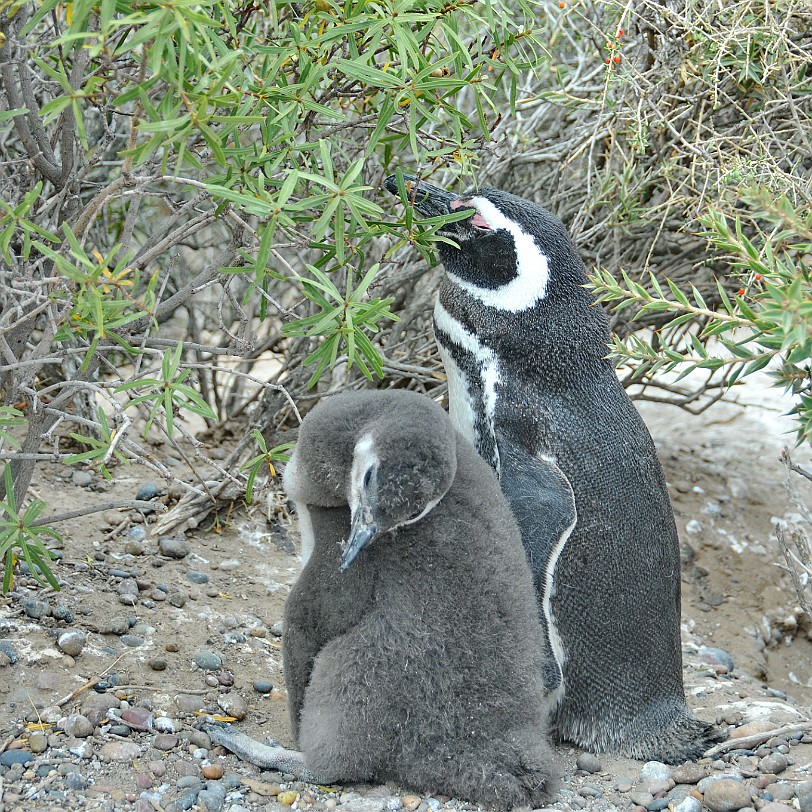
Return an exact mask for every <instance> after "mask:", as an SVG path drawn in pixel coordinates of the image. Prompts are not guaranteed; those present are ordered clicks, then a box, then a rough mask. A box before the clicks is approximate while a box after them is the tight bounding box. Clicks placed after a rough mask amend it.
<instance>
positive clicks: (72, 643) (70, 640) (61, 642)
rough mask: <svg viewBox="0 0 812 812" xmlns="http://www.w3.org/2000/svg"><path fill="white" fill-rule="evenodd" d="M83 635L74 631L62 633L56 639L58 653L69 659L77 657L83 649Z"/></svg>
mask: <svg viewBox="0 0 812 812" xmlns="http://www.w3.org/2000/svg"><path fill="white" fill-rule="evenodd" d="M85 639H86V638H85V633H84V632H79V631H76V630H74V629H72V630H70V631H67V632H62V634H60V635H59V637H58V638H57V641H56V644H57V646H58V647H59V649H60V651H62V652H63V653H65V654H68V655H70V656H71V657H78V656H79V655H80V654H81V653H82V649H83V648H84V647H85Z"/></svg>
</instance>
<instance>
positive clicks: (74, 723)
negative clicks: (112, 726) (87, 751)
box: [63, 713, 93, 739]
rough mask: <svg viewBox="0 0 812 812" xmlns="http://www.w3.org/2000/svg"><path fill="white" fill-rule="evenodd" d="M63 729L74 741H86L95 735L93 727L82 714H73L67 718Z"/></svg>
mask: <svg viewBox="0 0 812 812" xmlns="http://www.w3.org/2000/svg"><path fill="white" fill-rule="evenodd" d="M63 729H64V730H65V733H66V734H67V735H68V736H72V737H73V738H74V739H86V738H87V737H88V736H92V735H93V725H92V724H91V722H90V720H89V719H88V718H87V717H86V716H82V714H80V713H71V714H70V715H69V716H67V717H66V719H65V722H64V724H63Z"/></svg>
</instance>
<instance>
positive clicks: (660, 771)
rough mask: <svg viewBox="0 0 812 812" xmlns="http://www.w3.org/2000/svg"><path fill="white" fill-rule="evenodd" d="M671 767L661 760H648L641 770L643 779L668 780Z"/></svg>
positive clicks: (641, 778)
mask: <svg viewBox="0 0 812 812" xmlns="http://www.w3.org/2000/svg"><path fill="white" fill-rule="evenodd" d="M669 778H671V768H670V767H669V766H668V765H667V764H663V763H662V762H661V761H647V762H646V763H645V764H644V765H643V767H642V768H641V770H640V780H641V781H668V779H669Z"/></svg>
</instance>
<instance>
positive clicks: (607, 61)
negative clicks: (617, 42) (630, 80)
mask: <svg viewBox="0 0 812 812" xmlns="http://www.w3.org/2000/svg"><path fill="white" fill-rule="evenodd" d="M605 62H606V64H607V65H609V64H611V62H612V60H611V59H610V58H609V57H608V56H607V57H606V60H605Z"/></svg>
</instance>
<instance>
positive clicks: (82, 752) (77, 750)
mask: <svg viewBox="0 0 812 812" xmlns="http://www.w3.org/2000/svg"><path fill="white" fill-rule="evenodd" d="M65 746H66V747H67V748H68V752H69V753H73V755H74V756H76V758H81V759H86V758H90V757H91V756H92V755H93V745H92V744H91V739H89V738H88V739H68V740H67V741H66V742H65ZM130 760H131V759H127V761H130Z"/></svg>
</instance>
